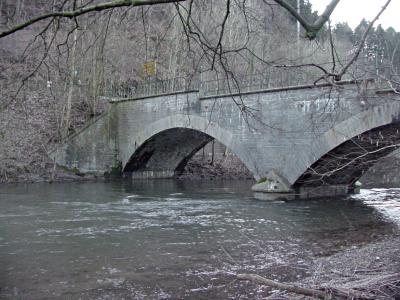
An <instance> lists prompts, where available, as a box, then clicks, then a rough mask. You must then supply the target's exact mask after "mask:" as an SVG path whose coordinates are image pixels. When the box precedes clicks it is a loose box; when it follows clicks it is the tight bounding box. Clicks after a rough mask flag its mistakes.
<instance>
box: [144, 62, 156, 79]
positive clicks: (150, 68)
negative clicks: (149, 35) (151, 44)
mask: <svg viewBox="0 0 400 300" xmlns="http://www.w3.org/2000/svg"><path fill="white" fill-rule="evenodd" d="M156 72H157V64H156V61H155V60H150V61H147V62H145V63H144V64H143V73H144V75H145V76H154V75H156Z"/></svg>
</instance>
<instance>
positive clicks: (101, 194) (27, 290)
mask: <svg viewBox="0 0 400 300" xmlns="http://www.w3.org/2000/svg"><path fill="white" fill-rule="evenodd" d="M249 186H251V182H246V181H242V182H234V181H230V182H182V181H172V180H171V181H169V180H166V181H161V180H160V181H140V182H136V183H119V182H114V183H73V184H71V183H70V184H53V185H48V184H37V185H24V186H22V185H17V186H8V187H2V188H1V189H0V269H1V270H2V272H1V273H0V288H1V290H0V297H1V298H5V299H15V298H21V299H46V298H47V299H55V298H59V299H78V298H82V299H120V298H123V297H125V298H130V299H135V298H136V299H143V298H148V299H176V298H180V299H182V298H186V299H210V298H228V297H232V298H240V297H241V296H246V297H254V296H255V295H256V294H257V295H260V296H262V295H263V294H265V293H267V291H265V290H262V289H261V290H255V288H254V286H253V285H251V284H247V283H242V282H241V283H238V282H235V281H233V276H234V274H235V273H236V272H239V271H240V272H242V271H246V272H257V273H259V274H268V276H269V277H270V278H276V279H279V280H293V279H295V278H296V277H301V276H306V275H307V273H308V271H307V267H306V266H307V262H308V261H310V260H312V259H313V257H315V256H316V255H326V254H328V253H327V252H326V249H331V250H332V249H333V248H335V247H336V248H337V249H339V248H340V247H343V246H351V245H353V244H354V243H362V242H363V241H365V240H366V239H368V238H371V234H370V232H371V231H373V232H374V234H375V235H377V236H379V235H383V234H387V233H390V232H392V231H396V230H397V224H400V208H399V207H400V201H399V196H400V190H395V189H390V190H387V189H385V190H377V189H374V190H364V191H363V192H362V193H361V195H357V196H353V197H351V198H349V199H339V200H336V201H307V202H306V201H304V202H293V203H284V202H275V203H268V202H262V201H257V200H254V199H253V198H252V194H251V193H250V192H249ZM363 233H368V234H363ZM367 237H368V238H367Z"/></svg>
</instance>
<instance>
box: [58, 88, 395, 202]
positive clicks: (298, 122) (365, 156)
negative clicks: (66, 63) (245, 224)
mask: <svg viewBox="0 0 400 300" xmlns="http://www.w3.org/2000/svg"><path fill="white" fill-rule="evenodd" d="M399 122H400V95H398V94H396V93H394V92H392V91H390V90H378V89H377V88H376V87H375V85H374V83H373V82H370V81H364V82H341V83H340V84H338V85H337V86H335V87H332V86H330V85H326V84H325V85H324V84H320V85H309V86H308V85H303V86H295V87H287V88H274V89H264V90H256V91H249V92H241V93H230V94H229V93H227V94H224V95H221V94H219V95H216V96H213V95H207V96H202V95H201V94H200V93H199V91H196V90H192V91H184V92H175V93H164V94H162V95H158V96H148V97H139V98H131V99H119V100H117V101H111V102H110V108H109V109H108V111H107V112H106V113H104V114H103V115H101V116H100V117H99V118H97V119H96V120H95V121H93V122H91V123H90V124H88V125H87V126H86V127H85V128H83V129H82V130H81V131H80V132H79V133H77V134H75V135H73V136H71V137H70V138H69V139H68V141H67V142H66V143H65V144H63V145H60V146H59V148H58V149H56V150H55V151H53V152H52V154H51V155H52V157H53V158H54V160H55V161H56V162H57V164H59V165H62V166H65V167H68V168H71V169H74V168H77V169H79V171H80V172H96V173H99V172H101V173H106V172H108V173H110V172H113V171H114V172H115V171H118V172H122V173H124V174H125V175H130V176H132V177H133V179H138V178H142V179H143V178H169V177H173V176H174V175H176V174H179V173H180V172H182V171H183V169H184V167H185V165H186V163H187V162H188V160H189V159H190V158H191V157H192V156H193V155H194V154H195V153H196V152H197V151H198V150H199V149H201V148H202V147H203V146H204V145H206V144H207V143H208V142H209V141H211V140H212V139H216V140H218V141H219V142H221V143H222V144H224V145H225V146H226V147H228V148H229V149H230V150H231V152H233V153H234V154H235V155H236V156H237V157H238V158H239V159H240V160H241V161H242V162H243V163H244V164H245V165H246V167H247V168H248V169H249V171H250V172H251V173H252V174H253V176H254V178H255V179H256V180H257V181H258V182H259V183H258V184H256V185H255V186H253V191H254V192H255V196H256V197H257V198H261V199H276V198H286V199H293V198H308V197H313V196H321V195H322V196H334V195H343V194H347V193H350V192H352V191H353V190H354V188H355V184H356V182H357V180H358V179H359V178H360V177H361V176H362V174H363V173H364V172H365V171H366V170H368V169H369V168H370V167H371V166H372V165H373V164H374V163H375V162H376V161H377V160H379V159H380V158H382V157H385V156H387V155H388V154H389V153H391V152H392V151H394V150H395V149H396V148H397V144H398V142H399V139H400V135H399V131H398V128H399V126H398V125H399Z"/></svg>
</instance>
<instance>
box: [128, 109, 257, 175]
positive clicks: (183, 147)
mask: <svg viewBox="0 0 400 300" xmlns="http://www.w3.org/2000/svg"><path fill="white" fill-rule="evenodd" d="M214 139H215V140H217V141H219V142H220V143H222V144H223V145H224V146H226V147H227V148H228V149H230V151H231V152H232V153H233V154H234V155H236V156H237V157H238V158H239V159H240V160H241V161H242V162H243V164H244V165H245V166H246V168H247V169H248V170H249V171H250V172H251V173H252V174H253V176H254V170H252V169H251V167H250V164H249V163H248V162H247V159H246V158H247V156H246V155H243V154H245V151H243V149H242V147H241V145H240V144H239V143H237V142H235V139H234V137H233V134H232V133H231V132H230V131H229V130H227V129H224V128H221V127H220V126H219V125H218V124H216V123H213V122H209V121H208V120H207V119H205V118H202V117H198V116H193V115H187V114H180V115H174V116H170V117H167V118H164V119H161V120H158V121H156V122H154V123H151V124H149V125H148V126H146V128H145V129H144V130H143V131H142V132H139V133H138V134H136V135H135V136H134V137H132V138H131V140H130V141H129V142H128V143H127V144H128V146H125V147H124V148H125V149H124V152H122V155H121V156H122V157H121V158H122V164H123V173H125V174H132V175H134V176H135V177H139V178H149V177H152V178H168V177H173V176H174V175H178V174H179V173H181V172H182V171H183V170H184V168H185V166H186V164H187V162H188V161H189V160H190V158H192V157H193V155H194V154H195V153H196V152H197V151H199V150H200V149H201V148H202V147H204V146H205V145H206V144H207V143H208V142H210V141H212V140H214ZM132 148H133V149H134V151H133V154H132Z"/></svg>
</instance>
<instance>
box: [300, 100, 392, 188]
mask: <svg viewBox="0 0 400 300" xmlns="http://www.w3.org/2000/svg"><path fill="white" fill-rule="evenodd" d="M399 115H400V103H398V102H393V103H388V104H384V105H380V106H377V107H374V108H372V109H369V110H366V111H364V112H362V113H360V114H358V115H355V116H353V117H351V118H349V119H347V120H346V121H343V122H341V123H340V124H338V125H337V126H335V127H334V128H332V129H331V130H329V131H327V132H326V133H325V134H324V135H322V136H321V137H320V138H318V139H317V140H316V141H315V143H314V144H313V151H312V152H311V153H310V156H309V158H311V157H312V158H317V159H314V160H313V161H312V160H311V159H310V163H309V166H307V167H305V168H304V170H303V172H302V173H301V174H300V175H299V174H297V178H296V180H295V181H294V183H293V187H294V188H296V187H300V186H321V185H324V184H326V185H347V186H352V185H353V184H354V183H355V182H356V181H357V180H358V179H359V178H360V177H361V176H362V175H363V174H364V173H365V172H366V171H367V170H368V169H369V168H371V167H372V166H373V165H374V164H375V163H376V162H377V161H379V160H380V159H382V158H384V157H386V156H388V155H389V154H390V153H392V152H393V151H395V150H397V149H398V148H399V146H398V145H400V134H399V131H400V117H399Z"/></svg>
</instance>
